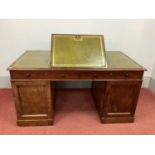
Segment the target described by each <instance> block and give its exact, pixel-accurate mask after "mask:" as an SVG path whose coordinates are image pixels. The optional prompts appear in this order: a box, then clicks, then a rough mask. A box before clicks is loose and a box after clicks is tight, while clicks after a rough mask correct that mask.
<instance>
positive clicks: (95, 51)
mask: <svg viewBox="0 0 155 155" xmlns="http://www.w3.org/2000/svg"><path fill="white" fill-rule="evenodd" d="M51 66H52V67H86V68H87V67H91V68H106V67H107V63H106V58H105V50H104V38H103V36H102V35H69V34H53V35H52V47H51Z"/></svg>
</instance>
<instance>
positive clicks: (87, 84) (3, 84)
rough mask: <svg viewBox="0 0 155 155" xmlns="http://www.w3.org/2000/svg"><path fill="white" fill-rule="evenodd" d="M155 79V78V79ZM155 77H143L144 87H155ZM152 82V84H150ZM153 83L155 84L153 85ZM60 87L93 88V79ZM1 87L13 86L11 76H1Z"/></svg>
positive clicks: (64, 83)
mask: <svg viewBox="0 0 155 155" xmlns="http://www.w3.org/2000/svg"><path fill="white" fill-rule="evenodd" d="M154 81H155V80H154ZM154 81H153V79H152V78H151V82H150V77H144V79H143V84H142V87H143V88H149V87H150V88H152V90H153V88H155V87H153V86H155V85H153V84H154ZM149 83H150V84H149ZM151 85H153V86H151ZM57 87H59V88H91V81H68V82H63V81H62V82H59V83H57ZM0 88H11V84H10V77H9V76H0Z"/></svg>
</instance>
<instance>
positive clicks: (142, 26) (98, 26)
mask: <svg viewBox="0 0 155 155" xmlns="http://www.w3.org/2000/svg"><path fill="white" fill-rule="evenodd" d="M52 33H86V34H104V36H105V45H106V50H120V51H123V52H124V53H126V54H128V55H129V56H130V57H132V58H133V59H135V60H136V61H137V62H139V63H140V64H141V65H143V66H144V67H145V68H147V69H148V71H147V72H145V76H151V73H152V68H153V63H154V61H155V54H154V53H155V43H154V42H155V20H0V76H8V75H9V73H8V71H6V68H7V67H8V66H9V65H10V64H11V63H12V61H14V60H15V59H16V58H18V57H19V56H20V55H21V54H22V53H23V52H24V51H25V50H27V49H46V50H49V49H50V35H51V34H52Z"/></svg>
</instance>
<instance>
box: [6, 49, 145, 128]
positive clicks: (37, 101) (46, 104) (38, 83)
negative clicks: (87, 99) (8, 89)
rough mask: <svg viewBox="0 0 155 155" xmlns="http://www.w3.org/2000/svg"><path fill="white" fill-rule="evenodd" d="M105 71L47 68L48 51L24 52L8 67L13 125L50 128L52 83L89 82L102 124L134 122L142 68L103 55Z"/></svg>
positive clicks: (112, 55)
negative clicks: (12, 97) (15, 119)
mask: <svg viewBox="0 0 155 155" xmlns="http://www.w3.org/2000/svg"><path fill="white" fill-rule="evenodd" d="M106 57H107V66H108V67H107V68H102V69H101V68H92V69H91V68H57V69H54V68H51V67H50V51H27V52H25V53H24V54H23V55H22V56H21V57H20V58H19V59H18V60H17V61H16V62H14V63H13V64H12V65H11V66H10V67H9V70H10V75H11V84H12V90H13V96H14V99H15V106H16V112H17V125H20V126H31V125H52V124H53V122H54V102H55V95H54V92H55V87H54V83H55V81H67V80H90V81H92V95H93V98H94V101H95V105H96V108H97V110H98V113H99V117H100V120H101V122H102V123H121V122H122V123H123V122H124V123H125V122H133V121H134V113H135V110H136V106H137V101H138V96H139V93H140V88H141V84H142V78H143V72H144V70H145V69H144V68H143V67H142V66H140V65H139V64H137V63H136V62H135V61H133V60H132V59H130V58H129V57H128V56H126V55H125V54H123V53H122V52H117V51H113V52H110V51H107V52H106ZM79 104H80V103H79Z"/></svg>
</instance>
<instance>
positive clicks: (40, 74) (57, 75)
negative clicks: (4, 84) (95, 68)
mask: <svg viewBox="0 0 155 155" xmlns="http://www.w3.org/2000/svg"><path fill="white" fill-rule="evenodd" d="M10 75H11V79H55V80H61V79H79V74H78V73H76V72H74V71H73V72H70V71H17V70H16V71H10Z"/></svg>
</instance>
